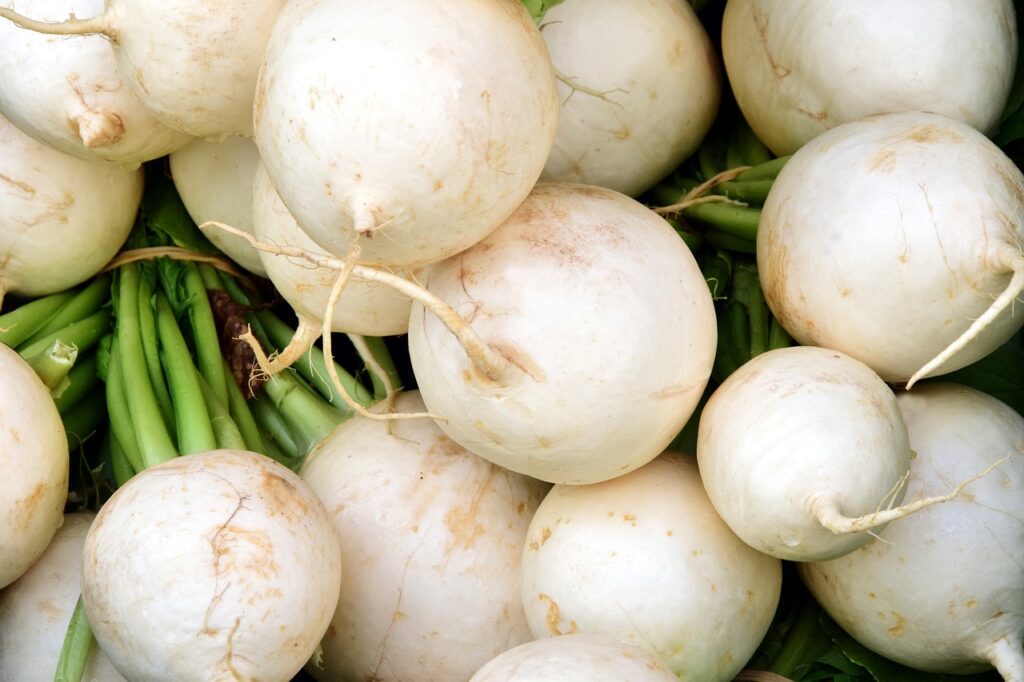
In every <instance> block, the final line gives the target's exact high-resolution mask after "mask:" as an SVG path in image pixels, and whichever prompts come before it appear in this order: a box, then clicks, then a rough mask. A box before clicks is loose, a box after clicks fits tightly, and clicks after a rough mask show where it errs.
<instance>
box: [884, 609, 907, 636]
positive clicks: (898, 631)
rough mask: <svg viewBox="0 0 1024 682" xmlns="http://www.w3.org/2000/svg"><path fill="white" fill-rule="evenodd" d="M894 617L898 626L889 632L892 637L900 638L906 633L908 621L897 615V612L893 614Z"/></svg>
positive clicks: (894, 626)
mask: <svg viewBox="0 0 1024 682" xmlns="http://www.w3.org/2000/svg"><path fill="white" fill-rule="evenodd" d="M892 616H893V618H895V619H896V624H895V625H893V626H892V627H891V628H889V630H888V632H889V634H890V635H891V636H892V637H899V636H900V635H902V634H903V633H904V632H906V629H907V621H906V619H905V618H903V616H901V615H900V614H898V613H896V612H895V611H893V612H892Z"/></svg>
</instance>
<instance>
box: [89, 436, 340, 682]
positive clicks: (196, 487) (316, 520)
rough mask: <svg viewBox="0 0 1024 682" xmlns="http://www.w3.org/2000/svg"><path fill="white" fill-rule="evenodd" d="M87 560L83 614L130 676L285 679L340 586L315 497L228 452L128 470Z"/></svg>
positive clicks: (283, 472)
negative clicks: (135, 471) (131, 475)
mask: <svg viewBox="0 0 1024 682" xmlns="http://www.w3.org/2000/svg"><path fill="white" fill-rule="evenodd" d="M84 557H85V559H84V567H83V576H82V598H83V603H84V606H85V613H86V616H87V617H88V619H89V623H90V625H91V626H92V630H93V633H94V634H95V635H96V640H97V641H98V642H99V644H100V646H101V647H102V648H103V650H104V651H105V652H106V654H107V656H108V657H109V658H110V660H111V662H112V663H113V664H114V665H115V667H116V668H117V669H118V671H119V672H121V674H123V675H124V676H125V677H127V678H129V679H145V680H207V679H228V678H238V679H266V680H287V679H290V678H291V676H292V675H294V674H295V673H296V672H298V671H299V670H300V669H301V667H302V665H303V664H304V663H305V662H306V661H307V660H308V659H309V657H310V656H311V655H312V654H313V652H314V650H315V648H316V646H317V643H318V641H319V639H320V637H321V636H322V635H323V633H324V631H326V629H327V625H328V623H329V622H330V618H331V613H332V612H333V611H334V607H335V605H336V604H337V599H338V588H339V585H340V583H341V558H340V551H339V549H338V542H337V538H336V537H335V535H334V531H333V529H332V528H331V525H330V520H329V519H328V517H327V514H326V512H325V510H324V508H323V505H322V504H321V503H320V501H319V500H318V499H317V498H316V496H315V495H314V494H313V492H312V491H311V490H310V489H309V488H308V486H306V484H305V483H303V482H302V481H301V480H300V479H299V478H298V476H296V475H295V474H294V473H292V472H291V471H289V470H288V469H285V468H284V467H282V466H281V465H279V464H277V463H276V462H274V461H273V460H271V459H269V458H267V457H263V456H262V455H256V454H254V453H251V452H244V451H238V450H213V451H210V452H205V453H198V454H194V455H187V456H184V457H177V458H175V459H172V460H169V461H167V462H164V463H163V464H159V465H157V466H154V467H150V468H149V469H146V470H145V471H143V472H141V473H139V474H137V475H136V476H135V477H134V478H132V479H131V480H129V481H128V482H127V483H126V484H125V485H124V486H122V487H121V488H120V489H119V490H118V491H117V492H116V493H115V494H114V495H113V496H112V497H111V498H110V500H109V501H108V502H107V503H106V504H105V505H104V506H103V508H102V509H100V512H99V514H98V515H97V517H96V521H95V522H94V523H93V526H92V528H91V529H90V530H89V534H88V536H87V537H86V542H85V549H84Z"/></svg>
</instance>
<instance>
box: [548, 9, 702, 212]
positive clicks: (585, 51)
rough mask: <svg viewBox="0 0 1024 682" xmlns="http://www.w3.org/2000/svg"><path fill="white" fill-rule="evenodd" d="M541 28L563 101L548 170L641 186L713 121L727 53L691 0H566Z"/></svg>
mask: <svg viewBox="0 0 1024 682" xmlns="http://www.w3.org/2000/svg"><path fill="white" fill-rule="evenodd" d="M541 34H542V35H543V36H544V42H545V43H546V44H547V46H548V51H549V52H550V53H551V61H552V63H553V64H554V66H555V69H556V70H557V73H558V75H559V81H560V82H559V83H558V95H559V98H560V99H561V102H562V106H561V111H560V113H559V117H558V132H557V134H556V136H555V147H554V149H553V150H552V151H551V156H550V157H549V158H548V161H547V165H546V166H545V167H544V175H543V177H544V179H545V180H553V181H561V182H582V183H585V184H588V185H600V186H602V187H610V188H611V189H614V190H618V191H620V192H623V193H625V194H629V195H630V196H637V195H638V194H640V193H641V192H643V191H645V190H646V189H648V188H649V187H650V186H651V185H653V184H654V183H655V182H657V181H658V180H660V179H661V178H662V177H664V176H665V175H667V174H668V172H669V171H671V170H672V169H673V168H675V167H676V166H678V165H679V164H680V163H681V162H682V161H683V160H684V159H685V158H687V157H688V156H690V154H692V153H693V152H694V151H695V150H696V149H697V146H698V145H699V144H700V142H701V140H702V139H704V135H705V134H706V133H707V132H708V130H709V129H710V128H711V124H712V122H714V119H715V113H716V112H717V111H718V99H719V90H720V87H721V83H720V80H721V79H720V76H719V67H718V54H717V53H716V52H715V49H714V47H713V46H712V44H711V40H710V39H709V38H708V35H707V33H706V32H705V31H704V27H703V25H702V24H701V22H700V19H698V18H697V15H696V14H695V13H694V11H693V9H692V8H691V7H690V4H689V3H688V2H686V0H653V1H648V2H621V1H619V0H565V1H564V2H562V3H560V4H558V5H556V6H555V7H552V8H551V9H550V10H549V11H548V12H547V13H546V14H545V15H544V22H543V23H542V24H541Z"/></svg>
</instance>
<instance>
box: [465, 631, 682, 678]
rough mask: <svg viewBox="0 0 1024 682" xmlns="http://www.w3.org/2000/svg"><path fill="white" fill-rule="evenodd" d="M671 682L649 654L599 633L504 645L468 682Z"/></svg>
mask: <svg viewBox="0 0 1024 682" xmlns="http://www.w3.org/2000/svg"><path fill="white" fill-rule="evenodd" d="M584 680H585V681H586V682H677V680H678V678H677V677H676V676H675V675H673V674H672V671H671V670H669V669H668V668H667V667H665V665H664V664H663V663H662V662H661V661H660V660H658V658H657V657H655V656H654V655H653V654H651V653H649V652H647V651H645V650H643V649H641V648H640V647H638V646H636V645H634V644H627V643H626V642H621V641H619V640H617V639H615V638H613V637H606V636H603V635H584V634H578V635H565V636H563V637H545V638H543V639H535V640H534V641H532V642H527V643H526V644H520V645H519V646H517V647H515V648H512V649H509V650H508V651H506V652H505V653H503V654H501V655H500V656H498V657H497V658H494V659H492V660H491V661H490V662H489V663H488V664H487V665H485V666H484V667H482V668H480V670H479V671H477V673H476V675H473V677H472V679H471V680H470V682H582V681H584Z"/></svg>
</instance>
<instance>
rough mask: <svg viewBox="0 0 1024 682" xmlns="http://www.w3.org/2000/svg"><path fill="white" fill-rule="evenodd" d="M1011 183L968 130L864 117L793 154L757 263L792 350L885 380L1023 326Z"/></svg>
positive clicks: (1023, 240) (1023, 204)
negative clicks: (822, 354)
mask: <svg viewBox="0 0 1024 682" xmlns="http://www.w3.org/2000/svg"><path fill="white" fill-rule="evenodd" d="M1022 252H1024V176H1022V175H1021V172H1020V171H1019V170H1018V169H1017V167H1016V166H1015V165H1014V164H1013V162H1012V161H1011V160H1010V159H1009V158H1007V156H1006V155H1005V154H1004V153H1003V152H1002V151H1000V150H999V148H997V147H996V146H995V145H994V144H993V143H992V142H990V141H989V140H988V139H987V138H985V137H984V136H983V135H982V134H981V133H979V132H977V131H976V130H974V129H973V128H971V127H970V126H968V125H966V124H964V123H961V122H959V121H954V120H951V119H948V118H944V117H942V116H938V115H935V114H927V113H897V114H887V115H879V116H871V117H868V118H866V119H863V120H861V121H857V122H854V123H847V124H845V125H842V126H840V127H838V128H834V129H833V130H830V131H828V132H827V133H824V134H822V135H820V136H819V137H817V138H815V139H814V140H813V141H812V142H810V143H808V144H807V145H806V146H804V147H803V148H802V149H801V150H800V151H799V152H797V153H796V154H795V155H794V156H793V158H792V159H791V160H790V161H789V163H787V164H786V166H785V168H783V169H782V172H781V173H780V174H779V177H778V179H777V180H776V181H775V183H774V185H773V186H772V189H771V192H770V193H769V195H768V199H767V201H766V202H765V205H764V209H763V211H762V213H761V221H760V225H759V228H758V234H757V266H758V272H759V273H760V277H761V285H762V287H763V289H764V294H765V300H766V301H767V303H768V305H769V306H770V307H771V310H772V313H773V314H774V315H775V317H776V318H778V320H779V321H780V322H781V323H782V325H783V326H784V327H785V328H786V331H788V332H789V333H790V334H791V335H792V336H793V337H794V338H795V339H797V340H798V341H799V342H800V343H804V344H812V345H817V346H824V347H826V348H835V349H836V350H840V351H842V352H844V353H846V354H848V355H851V356H853V357H855V358H857V359H858V360H860V361H861V362H863V363H865V364H867V365H868V366H870V367H871V368H872V369H874V370H875V371H876V372H878V374H880V375H881V376H882V378H883V379H885V380H887V381H904V380H906V379H908V378H909V379H910V384H911V385H912V384H913V382H914V381H916V380H917V379H919V378H921V377H924V376H930V375H933V374H940V373H943V372H951V371H953V370H955V369H959V368H960V367H964V366H966V365H968V364H970V363H972V362H974V361H976V360H978V359H979V358H981V357H984V356H985V355H987V354H988V353H990V352H991V351H993V350H995V349H996V348H997V347H999V346H1000V345H1001V344H1002V343H1003V342H1004V341H1006V340H1007V339H1008V338H1010V336H1012V335H1013V333H1014V332H1015V331H1016V330H1018V329H1020V327H1021V325H1024V315H1021V314H1020V312H1019V311H1016V312H1015V311H1014V310H1013V307H1012V305H1011V304H1012V303H1013V301H1014V299H1015V298H1016V297H1017V296H1018V295H1019V294H1020V292H1021V290H1022V289H1024V255H1022Z"/></svg>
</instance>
